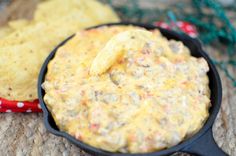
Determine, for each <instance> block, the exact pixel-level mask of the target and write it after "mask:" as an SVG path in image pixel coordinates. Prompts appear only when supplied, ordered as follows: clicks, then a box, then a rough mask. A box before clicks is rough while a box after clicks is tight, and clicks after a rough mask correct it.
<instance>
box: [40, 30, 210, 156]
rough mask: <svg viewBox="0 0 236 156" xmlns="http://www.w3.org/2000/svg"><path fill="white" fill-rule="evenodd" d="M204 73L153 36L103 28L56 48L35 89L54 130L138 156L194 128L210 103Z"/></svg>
mask: <svg viewBox="0 0 236 156" xmlns="http://www.w3.org/2000/svg"><path fill="white" fill-rule="evenodd" d="M208 71H209V67H208V64H207V62H206V61H205V60H204V59H203V58H196V57H193V56H191V55H190V52H189V50H188V48H187V47H185V46H184V45H183V43H182V42H179V41H175V40H167V39H166V38H164V37H163V36H162V35H161V34H160V32H159V30H152V31H148V30H145V29H143V28H140V27H134V26H109V27H108V26H104V27H99V28H95V29H90V30H84V31H81V32H78V33H77V34H76V35H75V36H74V37H73V38H72V39H71V40H69V41H68V42H67V43H66V44H65V45H63V46H62V47H60V48H59V49H58V50H57V52H56V54H55V57H54V58H53V59H52V60H51V61H50V63H49V65H48V71H47V74H46V78H45V82H44V83H43V85H42V87H43V88H44V89H45V92H46V94H45V96H44V100H45V102H46V105H47V107H48V109H49V110H50V112H51V113H52V115H53V117H54V120H55V122H56V124H57V126H58V127H59V129H60V130H61V131H64V132H66V133H68V134H70V135H72V136H74V137H75V138H76V139H78V140H81V141H82V142H84V143H86V144H89V145H91V146H93V147H97V148H100V149H103V150H106V151H110V152H122V153H145V152H152V151H158V150H162V149H165V148H169V147H172V146H174V145H176V144H178V143H180V142H181V141H183V140H184V139H186V138H188V137H190V136H192V135H193V134H195V133H196V132H197V131H199V130H200V129H201V127H202V126H203V124H204V123H205V121H206V119H207V118H208V115H209V114H208V109H209V107H210V105H211V104H210V90H209V86H208V77H207V72H208Z"/></svg>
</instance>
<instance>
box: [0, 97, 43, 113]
mask: <svg viewBox="0 0 236 156" xmlns="http://www.w3.org/2000/svg"><path fill="white" fill-rule="evenodd" d="M0 112H2V113H3V112H29V113H30V112H42V109H41V107H40V105H39V100H34V101H23V102H21V101H9V100H6V99H3V98H0Z"/></svg>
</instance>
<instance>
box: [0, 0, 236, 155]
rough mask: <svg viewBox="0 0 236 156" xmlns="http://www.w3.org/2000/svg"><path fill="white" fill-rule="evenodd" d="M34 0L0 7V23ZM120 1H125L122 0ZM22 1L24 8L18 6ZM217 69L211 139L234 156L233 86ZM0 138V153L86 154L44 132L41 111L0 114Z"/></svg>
mask: <svg viewBox="0 0 236 156" xmlns="http://www.w3.org/2000/svg"><path fill="white" fill-rule="evenodd" d="M151 1H153V0H151ZM37 2H38V0H15V3H14V5H11V6H10V7H9V9H8V10H5V11H3V10H0V11H1V12H0V25H1V24H4V23H6V21H7V20H9V19H16V18H19V17H22V16H23V17H28V18H30V17H31V14H29V11H30V12H32V10H33V9H34V8H35V4H36V3H37ZM162 2H163V1H162ZM121 3H125V0H122V1H121ZM146 3H148V0H147V1H146ZM149 3H150V2H149ZM22 4H24V7H18V6H22ZM25 4H26V5H25ZM145 6H148V4H147V5H145ZM149 6H150V4H149ZM3 12H4V13H5V14H3ZM204 48H205V50H206V51H207V52H208V53H209V54H210V55H211V56H214V57H215V58H218V59H224V57H225V56H221V55H219V53H217V51H223V50H225V49H224V48H223V47H218V46H214V47H209V46H208V47H204ZM230 70H231V72H232V73H233V74H234V75H236V70H235V69H232V68H230ZM218 71H219V73H220V76H221V80H222V85H223V101H222V107H221V109H220V112H219V114H218V117H217V119H216V121H215V124H214V126H213V133H214V138H215V140H216V142H217V144H218V145H219V146H220V147H222V148H223V150H224V151H226V152H227V153H228V154H229V155H232V156H236V88H233V86H232V84H231V82H230V81H229V80H228V79H227V78H226V76H225V74H224V73H223V72H222V71H221V70H218ZM0 140H1V143H0V153H1V154H0V155H2V156H5V155H9V156H14V155H17V156H24V155H32V156H38V155H45V156H47V155H48V156H59V155H63V156H73V155H81V156H88V154H86V153H84V152H83V151H81V150H80V149H79V148H77V147H76V146H74V145H73V144H71V143H70V142H68V141H67V140H66V139H63V138H60V137H57V136H54V135H52V134H50V133H48V132H47V131H46V129H45V127H44V124H43V117H42V113H25V114H23V113H1V114H0Z"/></svg>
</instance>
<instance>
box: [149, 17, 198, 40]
mask: <svg viewBox="0 0 236 156" xmlns="http://www.w3.org/2000/svg"><path fill="white" fill-rule="evenodd" d="M154 25H156V26H159V27H161V28H164V29H173V28H175V27H177V28H178V29H180V30H181V31H182V32H184V33H186V34H188V35H189V36H190V37H193V38H195V37H197V36H198V33H197V29H196V27H195V26H194V25H192V24H191V23H188V22H184V21H178V22H176V23H171V24H169V25H168V24H167V23H165V22H155V23H154Z"/></svg>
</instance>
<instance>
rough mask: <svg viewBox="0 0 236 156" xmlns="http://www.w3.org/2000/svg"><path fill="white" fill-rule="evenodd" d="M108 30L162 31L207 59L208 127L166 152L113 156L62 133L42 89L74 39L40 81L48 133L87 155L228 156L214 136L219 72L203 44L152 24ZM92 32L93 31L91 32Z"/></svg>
mask: <svg viewBox="0 0 236 156" xmlns="http://www.w3.org/2000/svg"><path fill="white" fill-rule="evenodd" d="M104 25H107V26H111V25H135V26H140V27H144V28H146V29H150V30H151V29H159V30H160V31H161V33H162V35H164V36H165V37H167V38H168V39H175V40H179V41H182V42H183V43H184V44H185V45H186V46H187V47H188V48H189V49H190V51H191V54H192V55H193V56H195V57H203V58H205V59H206V61H207V62H208V65H209V67H210V71H209V72H208V77H209V80H210V84H209V86H210V90H211V103H212V107H211V108H210V116H209V118H208V120H207V121H206V123H205V125H204V126H203V127H202V129H201V130H200V131H199V132H198V133H196V134H195V135H194V136H193V137H191V138H189V139H187V140H184V141H183V142H181V143H180V144H178V145H176V146H174V147H171V148H168V149H165V150H161V151H158V152H152V153H145V154H140V153H137V154H123V153H112V152H107V151H104V150H101V149H98V148H95V147H92V146H90V145H88V144H85V143H83V142H81V141H79V140H76V139H75V138H74V137H72V136H71V135H69V134H67V133H65V132H62V131H60V130H59V129H58V127H57V126H56V124H55V122H54V119H53V117H52V115H51V113H50V111H49V110H48V109H47V106H46V104H45V102H44V100H43V97H44V95H45V92H44V90H43V89H42V87H41V84H42V83H43V82H44V79H45V74H46V73H47V65H48V63H49V62H50V60H51V59H53V57H54V55H55V53H56V51H57V49H58V48H59V47H60V46H62V45H63V44H65V43H66V42H67V41H68V40H70V39H71V38H72V37H73V36H74V35H72V36H70V37H69V38H67V39H66V40H65V41H63V42H62V43H61V44H59V45H58V46H57V47H56V48H55V49H54V50H53V51H52V52H51V54H50V55H49V56H48V58H47V59H46V61H45V62H44V64H43V66H42V68H41V71H40V74H39V79H38V97H39V101H40V104H41V107H42V110H43V115H44V123H45V126H46V128H47V130H48V131H49V132H51V133H53V134H55V135H57V136H61V137H64V138H66V139H68V140H69V141H71V142H72V143H74V144H75V145H77V146H78V147H79V148H81V149H83V150H84V151H86V152H88V153H90V154H93V155H96V156H97V155H99V156H163V155H171V154H173V153H175V152H186V153H191V154H194V155H202V156H225V155H226V154H225V153H224V152H223V151H222V150H221V149H220V148H219V147H218V146H217V144H216V143H215V141H214V138H213V135H212V125H213V123H214V120H215V118H216V115H217V113H218V111H219V109H220V105H221V98H222V87H221V81H220V77H219V75H218V73H217V70H216V68H215V66H214V65H213V63H212V62H211V60H210V58H209V57H208V55H207V54H206V53H205V52H204V51H203V50H202V47H201V44H200V43H199V42H198V41H197V40H195V39H192V38H190V37H188V36H187V35H184V34H178V33H176V32H173V31H170V30H166V29H162V28H159V27H155V26H152V25H148V24H140V23H139V24H137V23H124V22H122V23H111V24H104ZM104 25H99V26H95V27H92V28H97V27H101V26H104ZM88 29H91V28H88Z"/></svg>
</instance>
